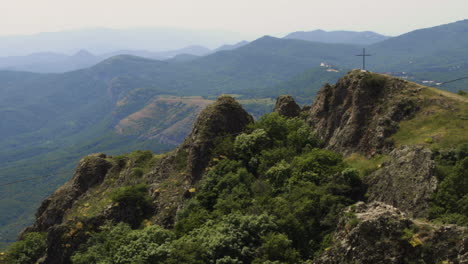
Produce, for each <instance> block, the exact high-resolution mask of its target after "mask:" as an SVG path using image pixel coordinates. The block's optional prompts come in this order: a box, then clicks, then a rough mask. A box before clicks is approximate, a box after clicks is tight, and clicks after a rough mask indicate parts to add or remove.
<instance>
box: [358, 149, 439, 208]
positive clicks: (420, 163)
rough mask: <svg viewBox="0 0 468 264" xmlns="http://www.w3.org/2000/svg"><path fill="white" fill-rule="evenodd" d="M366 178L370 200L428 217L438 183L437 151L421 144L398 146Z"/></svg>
mask: <svg viewBox="0 0 468 264" xmlns="http://www.w3.org/2000/svg"><path fill="white" fill-rule="evenodd" d="M365 181H366V183H367V185H368V186H369V188H368V192H367V193H368V195H369V200H370V201H380V202H384V203H386V204H389V205H393V206H395V207H397V208H398V209H400V210H402V211H404V212H405V213H407V214H408V215H410V216H413V217H415V216H416V217H423V216H426V209H427V208H428V206H429V201H430V198H431V195H432V194H433V193H434V192H435V191H436V189H437V182H438V181H437V178H436V176H435V162H434V160H433V153H432V151H431V150H429V149H427V148H425V147H421V146H403V147H400V148H397V149H395V150H393V151H392V152H390V154H389V157H388V160H387V161H386V162H384V163H383V164H382V165H381V168H379V169H378V170H377V171H375V172H373V173H372V174H370V175H369V176H367V177H366V179H365Z"/></svg>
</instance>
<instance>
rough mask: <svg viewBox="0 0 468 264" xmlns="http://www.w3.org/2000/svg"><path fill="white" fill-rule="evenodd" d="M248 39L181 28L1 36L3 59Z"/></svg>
mask: <svg viewBox="0 0 468 264" xmlns="http://www.w3.org/2000/svg"><path fill="white" fill-rule="evenodd" d="M245 37H246V36H244V35H241V34H238V33H233V32H225V31H216V30H204V31H202V30H198V31H197V30H188V29H177V28H129V29H107V28H97V29H82V30H72V31H61V32H48V33H40V34H35V35H22V36H2V37H0V57H6V56H17V55H25V54H31V53H38V52H44V51H54V52H57V53H66V54H70V53H73V52H77V51H78V50H77V49H86V50H88V51H90V52H91V53H93V54H103V53H110V52H114V51H116V50H150V51H165V50H175V49H181V48H184V47H187V46H190V45H202V46H205V47H208V48H214V47H218V46H221V45H223V44H225V43H233V42H238V41H240V40H242V39H245Z"/></svg>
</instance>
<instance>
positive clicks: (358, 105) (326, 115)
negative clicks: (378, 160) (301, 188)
mask: <svg viewBox="0 0 468 264" xmlns="http://www.w3.org/2000/svg"><path fill="white" fill-rule="evenodd" d="M418 92H419V90H418V89H417V88H414V87H412V86H410V85H408V82H407V81H404V80H401V79H397V78H393V77H389V76H385V75H380V74H375V73H370V72H364V71H361V70H353V71H351V72H350V73H348V75H346V76H344V77H343V78H341V79H340V80H338V82H337V83H336V84H335V85H333V86H332V85H328V84H327V85H325V86H324V87H323V88H322V89H321V90H320V91H319V93H318V94H317V98H316V100H315V102H314V104H313V105H312V108H311V109H310V112H309V115H308V122H309V123H310V124H311V125H312V126H314V127H315V131H316V133H317V135H318V136H319V137H320V138H321V139H322V140H324V141H325V143H326V145H327V147H328V148H330V149H332V150H335V151H338V152H341V153H343V154H345V155H347V154H350V153H353V152H361V153H364V154H365V155H366V156H372V155H374V154H378V153H382V152H386V151H389V150H391V149H392V148H393V144H392V142H391V141H389V140H388V138H389V137H390V136H391V135H392V134H394V133H395V132H396V131H397V130H398V122H400V121H401V120H403V119H405V118H409V117H411V116H412V115H413V114H414V113H415V112H416V111H417V110H418V109H419V108H418V103H417V98H416V96H415V95H416V94H417V93H418Z"/></svg>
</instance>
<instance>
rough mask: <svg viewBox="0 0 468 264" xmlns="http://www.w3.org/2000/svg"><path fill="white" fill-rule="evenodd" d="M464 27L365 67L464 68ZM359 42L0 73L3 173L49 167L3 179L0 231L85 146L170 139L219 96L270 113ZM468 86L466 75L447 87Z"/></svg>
mask: <svg viewBox="0 0 468 264" xmlns="http://www.w3.org/2000/svg"><path fill="white" fill-rule="evenodd" d="M467 29H468V20H464V21H459V22H456V23H452V24H448V25H443V26H439V27H434V28H428V29H422V30H418V31H414V32H409V33H407V34H404V35H401V36H397V37H393V38H389V39H386V40H383V41H381V42H378V43H375V44H372V45H368V46H366V49H368V51H369V52H371V53H372V54H374V55H373V56H372V57H370V58H369V61H368V67H369V69H371V70H372V71H376V72H386V73H388V74H394V75H398V76H400V77H402V78H406V79H408V80H414V81H419V82H422V81H433V82H434V83H437V82H443V81H445V80H450V79H455V78H458V77H461V76H463V75H466V72H467V70H468V65H467V64H466V61H467V59H468V58H467V56H468V55H467V54H468V50H467V49H468V45H467V44H468V35H467V34H466V32H467ZM201 50H202V52H203V49H201ZM361 51H362V46H358V45H352V44H340V43H319V42H312V41H305V40H298V39H281V38H274V37H270V36H265V37H262V38H259V39H257V40H255V41H252V42H250V43H240V44H239V45H234V46H231V47H228V49H227V50H226V47H224V48H223V47H222V48H220V50H218V51H217V52H215V53H211V54H208V55H205V56H196V54H195V55H189V56H188V57H187V56H185V58H184V57H179V59H177V56H176V57H175V58H173V59H169V60H155V59H148V58H142V57H137V56H131V55H118V56H113V57H109V58H107V59H105V60H104V61H101V62H98V63H97V64H96V65H94V66H91V67H89V68H84V69H81V70H76V71H72V72H65V73H53V74H51V73H49V74H38V73H30V72H29V73H28V72H18V71H0V117H1V118H0V127H1V128H2V129H1V130H0V138H1V140H0V149H1V151H0V181H1V183H2V184H3V183H9V182H12V181H16V180H22V179H29V178H35V177H46V176H48V178H47V180H36V181H27V182H25V183H21V184H13V185H8V186H6V187H4V186H1V187H0V189H1V192H0V193H1V194H0V211H1V212H8V213H1V214H0V223H1V224H2V228H1V229H0V232H1V233H0V235H1V240H2V241H9V242H11V241H12V240H14V239H15V235H16V234H17V232H18V231H19V230H20V229H21V228H23V227H25V226H26V225H28V224H29V223H30V221H31V220H32V212H33V210H34V208H36V207H37V206H38V205H39V202H40V200H41V199H42V198H44V197H45V196H47V195H48V194H50V193H51V192H52V191H53V190H55V189H56V188H57V187H58V186H60V185H61V184H62V183H63V182H65V181H66V180H67V179H68V178H69V177H70V172H71V170H72V168H73V166H74V164H75V163H76V162H77V160H78V159H79V158H80V157H81V156H83V155H86V154H88V153H91V152H106V153H108V154H111V155H113V154H120V153H123V152H129V151H132V150H135V149H150V150H152V151H154V152H157V153H160V152H163V151H166V150H169V149H171V148H174V147H175V146H176V145H177V144H178V143H180V142H182V141H183V139H184V138H185V136H187V135H188V133H189V132H190V127H191V125H192V123H193V122H194V120H195V116H196V113H198V112H199V111H201V109H202V108H203V107H204V106H206V105H207V104H208V103H209V102H210V100H214V99H215V98H216V97H217V96H218V95H220V94H231V95H232V96H235V97H236V98H237V100H239V102H240V103H241V104H243V105H244V106H245V108H246V110H247V111H249V112H251V113H253V114H254V115H255V116H256V117H258V116H260V115H262V114H263V113H267V112H269V111H271V109H272V108H273V100H274V98H275V97H277V96H278V95H281V94H285V93H288V94H291V95H292V96H294V97H296V100H297V101H299V102H300V103H302V104H304V103H310V102H311V101H312V100H313V98H314V97H315V94H316V93H317V91H318V89H319V88H320V87H322V86H323V84H324V83H327V82H328V83H333V82H335V81H336V80H337V79H338V78H339V77H340V76H342V75H343V74H344V73H346V72H347V71H348V70H349V69H352V68H357V67H360V58H357V57H356V56H355V55H356V54H358V53H359V52H361ZM172 54H174V53H172ZM140 55H141V54H140ZM54 56H55V55H53V56H52V57H54ZM77 56H78V57H83V58H90V57H91V58H92V56H93V55H92V54H89V53H88V52H85V51H84V52H80V53H78V54H77ZM179 56H182V55H179ZM38 57H40V56H38ZM55 57H56V59H57V60H60V59H64V57H63V56H60V55H58V56H55ZM38 59H39V60H40V59H41V58H38ZM65 59H66V58H65ZM466 87H468V83H467V82H466V81H465V82H464V81H460V82H455V83H450V84H447V85H444V86H443V87H442V88H444V89H446V90H449V91H453V92H454V91H457V90H459V89H465V88H466ZM156 116H157V117H158V118H154V117H156Z"/></svg>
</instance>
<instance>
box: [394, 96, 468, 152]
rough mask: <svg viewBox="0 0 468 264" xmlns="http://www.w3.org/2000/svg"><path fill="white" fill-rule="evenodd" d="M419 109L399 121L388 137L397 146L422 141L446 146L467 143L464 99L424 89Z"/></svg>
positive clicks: (431, 144)
mask: <svg viewBox="0 0 468 264" xmlns="http://www.w3.org/2000/svg"><path fill="white" fill-rule="evenodd" d="M421 100H422V104H421V108H422V109H420V110H419V111H418V113H417V114H416V116H415V117H414V118H411V119H409V120H404V121H402V122H401V123H400V129H399V130H398V132H397V133H396V134H395V135H393V136H392V138H393V139H394V140H395V142H396V144H397V145H414V144H426V145H429V146H430V147H431V148H435V149H449V148H452V147H454V146H458V145H460V144H463V143H466V142H468V133H466V131H468V122H467V120H468V115H467V114H468V100H467V99H466V98H465V97H462V96H459V95H456V94H452V93H447V92H443V91H440V90H437V89H434V88H424V90H423V94H422V98H421Z"/></svg>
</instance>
